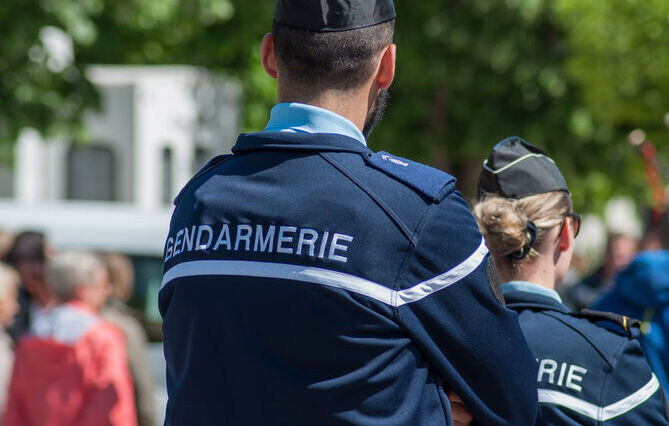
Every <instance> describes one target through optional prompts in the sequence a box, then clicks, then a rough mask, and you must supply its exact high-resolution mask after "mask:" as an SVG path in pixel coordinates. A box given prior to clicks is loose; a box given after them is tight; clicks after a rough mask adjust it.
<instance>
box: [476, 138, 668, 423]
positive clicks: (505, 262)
mask: <svg viewBox="0 0 669 426" xmlns="http://www.w3.org/2000/svg"><path fill="white" fill-rule="evenodd" d="M478 192H479V201H478V203H477V204H476V206H475V208H474V216H475V217H476V219H477V222H478V224H479V228H480V229H481V233H482V234H483V235H484V236H485V238H486V242H487V245H488V248H489V249H490V252H491V254H492V257H493V259H494V262H495V266H496V268H497V271H498V275H499V278H500V282H502V285H501V286H502V291H503V294H504V297H505V299H506V302H507V307H508V308H511V309H513V310H514V311H516V312H517V313H518V314H519V318H520V325H521V328H522V330H523V333H524V334H525V338H526V339H527V341H528V344H529V346H530V349H532V351H533V352H534V355H535V356H536V358H537V362H538V364H539V371H538V375H537V384H538V393H539V403H540V404H539V405H540V420H539V423H540V424H551V425H554V424H555V425H557V424H559V425H600V424H606V425H614V424H615V425H622V424H625V425H650V424H667V419H666V418H665V414H664V411H665V404H664V397H663V391H662V388H661V386H660V384H659V382H658V380H657V378H656V377H655V375H654V374H653V372H652V371H651V369H650V367H649V366H648V363H647V362H646V359H645V357H644V354H643V352H642V350H641V348H640V346H639V344H638V342H637V341H636V340H634V339H632V338H631V337H632V336H631V335H632V333H634V332H635V330H634V329H633V326H634V325H633V324H632V321H630V320H629V319H628V318H626V317H618V316H615V315H612V314H611V315H609V316H608V319H610V320H613V321H618V322H621V323H622V325H623V326H624V329H625V330H626V335H621V334H616V333H614V332H611V331H608V330H606V329H604V328H602V327H600V326H598V325H597V324H596V323H595V322H596V321H602V320H604V319H605V318H606V317H607V315H606V314H603V313H597V312H594V311H589V312H588V311H582V312H581V313H579V314H575V313H572V312H570V311H569V309H568V308H567V307H566V306H565V305H564V304H563V303H562V301H561V299H560V296H559V295H558V293H557V292H556V291H555V286H556V285H558V284H559V283H560V282H561V281H562V279H563V278H564V276H565V274H566V272H567V269H568V268H569V263H570V261H571V257H572V253H573V250H574V238H575V237H576V235H577V234H578V230H579V226H580V217H579V216H578V215H577V214H575V213H574V212H573V210H572V202H571V197H570V194H569V189H568V187H567V184H566V182H565V180H564V177H563V176H562V174H561V173H560V171H559V169H558V168H557V166H556V165H555V162H554V161H553V160H552V159H550V158H549V157H547V156H546V155H545V154H544V153H543V152H542V151H541V150H539V149H538V148H536V147H534V146H533V145H531V144H529V143H527V142H525V141H524V140H522V139H520V138H516V137H512V138H508V139H505V140H504V141H502V142H500V143H499V144H497V145H496V146H495V148H494V149H493V151H492V153H491V154H490V156H489V157H488V159H487V160H486V161H485V162H484V163H483V170H482V171H481V175H480V177H479V191H478Z"/></svg>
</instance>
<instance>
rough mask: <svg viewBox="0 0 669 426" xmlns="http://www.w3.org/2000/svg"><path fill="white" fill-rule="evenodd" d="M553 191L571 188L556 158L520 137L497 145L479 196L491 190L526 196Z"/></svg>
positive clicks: (485, 164) (484, 171)
mask: <svg viewBox="0 0 669 426" xmlns="http://www.w3.org/2000/svg"><path fill="white" fill-rule="evenodd" d="M552 191H565V192H569V188H568V187H567V182H566V181H565V179H564V177H563V176H562V173H560V169H558V167H557V165H556V164H555V161H553V159H551V158H550V157H548V156H547V155H546V154H545V153H544V152H543V151H542V150H540V149H539V148H537V147H536V146H534V145H532V144H530V143H528V142H525V141H524V140H522V139H521V138H518V137H510V138H508V139H504V140H503V141H502V142H500V143H498V144H497V145H495V147H494V148H493V150H492V152H491V153H490V155H489V156H488V158H487V159H486V160H485V161H484V162H483V168H482V169H481V174H480V175H479V181H478V198H479V199H481V198H483V197H484V196H486V195H488V194H495V195H500V196H502V197H505V198H515V199H518V198H524V197H527V196H530V195H535V194H542V193H545V192H552Z"/></svg>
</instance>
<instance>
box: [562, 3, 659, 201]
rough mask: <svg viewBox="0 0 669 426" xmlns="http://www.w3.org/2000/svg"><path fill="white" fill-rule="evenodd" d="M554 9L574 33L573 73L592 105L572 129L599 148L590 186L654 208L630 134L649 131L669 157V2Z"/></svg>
mask: <svg viewBox="0 0 669 426" xmlns="http://www.w3.org/2000/svg"><path fill="white" fill-rule="evenodd" d="M555 6H556V11H557V15H558V16H559V20H560V22H561V25H562V26H563V27H564V28H565V30H566V33H567V34H568V37H567V43H568V46H569V50H570V55H569V56H568V57H567V58H566V59H567V60H566V62H565V68H566V70H567V75H568V77H569V79H570V80H571V81H572V82H573V83H574V84H575V85H576V86H577V88H578V93H579V99H580V100H581V101H582V102H583V104H584V106H585V107H586V108H585V109H583V110H582V111H581V112H580V113H579V115H578V116H577V117H574V118H575V119H574V120H573V121H572V128H573V130H574V131H575V133H576V134H578V135H579V136H580V137H581V139H582V140H589V141H590V143H591V145H593V149H591V150H590V152H589V153H588V155H587V156H588V157H589V158H588V160H589V161H591V162H592V166H590V167H589V170H588V169H586V170H584V172H583V175H584V180H583V183H584V184H585V185H587V186H590V187H595V188H600V189H605V190H603V191H601V192H602V193H603V194H604V195H606V194H610V193H612V192H614V191H615V192H618V193H621V192H626V193H629V194H633V195H635V196H636V197H637V199H639V201H642V202H643V204H646V205H647V204H648V200H649V197H650V192H649V191H648V189H647V186H646V184H645V180H644V178H643V174H642V172H641V168H640V164H641V161H640V158H639V156H637V155H636V154H633V149H632V148H631V146H630V145H629V144H628V142H627V135H628V133H629V132H630V131H631V130H632V129H635V128H642V129H644V130H645V131H646V133H647V135H648V137H649V138H650V139H651V140H653V141H654V142H655V144H656V146H657V148H658V151H659V154H660V155H661V156H663V157H664V158H669V143H667V142H668V139H669V132H668V131H667V128H666V125H665V123H664V121H666V118H665V117H666V114H667V112H669V84H668V83H669V56H667V55H666V53H665V52H666V46H667V45H668V44H669V30H668V29H667V22H669V3H668V2H666V1H664V0H625V1H622V0H621V1H609V0H589V1H579V0H560V1H557V2H555ZM667 125H669V123H667ZM597 153H599V156H591V155H592V154H597ZM604 187H606V188H604Z"/></svg>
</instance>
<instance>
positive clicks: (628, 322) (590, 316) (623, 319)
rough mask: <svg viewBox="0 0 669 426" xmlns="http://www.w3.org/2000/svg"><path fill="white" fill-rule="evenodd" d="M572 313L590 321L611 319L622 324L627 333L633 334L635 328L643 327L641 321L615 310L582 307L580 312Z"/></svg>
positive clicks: (617, 323)
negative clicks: (617, 312)
mask: <svg viewBox="0 0 669 426" xmlns="http://www.w3.org/2000/svg"><path fill="white" fill-rule="evenodd" d="M571 315H573V316H575V317H578V318H585V319H587V320H589V321H593V322H599V321H610V322H612V323H614V324H616V325H618V326H620V327H621V328H622V329H623V330H625V332H626V333H628V334H630V335H631V334H632V332H633V331H632V330H633V329H638V328H640V327H641V321H639V320H638V319H634V318H630V317H628V316H625V315H619V314H614V313H613V312H603V311H595V310H592V309H581V310H580V312H572V313H571Z"/></svg>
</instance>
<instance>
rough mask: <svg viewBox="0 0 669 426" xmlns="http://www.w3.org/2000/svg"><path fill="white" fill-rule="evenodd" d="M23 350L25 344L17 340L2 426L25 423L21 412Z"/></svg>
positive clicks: (22, 410)
mask: <svg viewBox="0 0 669 426" xmlns="http://www.w3.org/2000/svg"><path fill="white" fill-rule="evenodd" d="M24 352H25V344H23V341H21V340H20V341H19V344H18V345H17V346H16V357H15V358H14V367H13V370H12V377H11V379H10V382H9V388H8V397H7V405H6V406H5V412H4V416H3V418H2V421H0V424H2V425H4V426H20V425H23V424H25V423H26V421H27V419H26V418H25V416H24V414H23V412H24V407H23V398H24V397H25V392H24V390H25V387H24V386H23V385H24V381H25V380H26V374H29V372H28V371H26V368H25V367H26V366H25V365H24V362H23V358H24V355H23V354H24Z"/></svg>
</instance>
